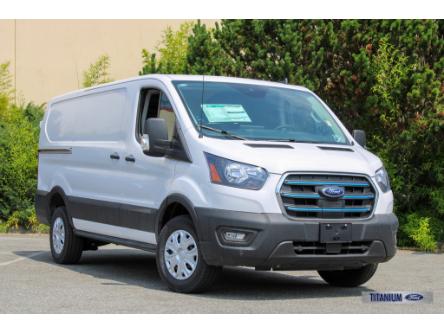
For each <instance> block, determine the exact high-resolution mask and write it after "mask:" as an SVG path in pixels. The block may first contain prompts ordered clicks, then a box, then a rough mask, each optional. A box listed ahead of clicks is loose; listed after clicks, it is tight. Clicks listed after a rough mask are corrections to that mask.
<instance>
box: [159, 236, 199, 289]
mask: <svg viewBox="0 0 444 333" xmlns="http://www.w3.org/2000/svg"><path fill="white" fill-rule="evenodd" d="M164 260H165V266H166V268H167V270H168V272H169V273H170V274H171V276H172V277H174V278H175V279H178V280H185V279H188V278H189V277H190V276H191V275H192V274H193V273H194V271H195V270H196V266H197V261H198V252H197V245H196V241H195V240H194V238H193V236H191V234H190V233H189V232H187V231H185V230H176V231H174V232H173V233H172V234H171V235H170V236H169V237H168V239H167V241H166V244H165V251H164Z"/></svg>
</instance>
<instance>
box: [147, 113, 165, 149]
mask: <svg viewBox="0 0 444 333" xmlns="http://www.w3.org/2000/svg"><path fill="white" fill-rule="evenodd" d="M145 133H148V136H149V140H147V141H148V142H149V147H147V148H148V150H147V151H146V150H144V152H145V153H147V154H148V155H150V156H164V155H165V153H166V151H167V149H168V148H170V141H168V128H167V125H166V122H165V119H163V118H148V119H147V120H146V122H145Z"/></svg>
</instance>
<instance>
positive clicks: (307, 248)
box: [293, 242, 371, 255]
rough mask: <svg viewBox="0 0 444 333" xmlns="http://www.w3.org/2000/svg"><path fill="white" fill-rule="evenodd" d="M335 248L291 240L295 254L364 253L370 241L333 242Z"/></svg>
mask: <svg viewBox="0 0 444 333" xmlns="http://www.w3.org/2000/svg"><path fill="white" fill-rule="evenodd" d="M334 245H335V246H336V245H337V248H336V249H335V251H334V252H330V251H329V249H328V246H331V245H330V244H326V243H319V242H293V247H294V252H295V253H296V254H297V255H312V254H317V255H323V254H364V253H365V252H367V251H368V249H369V248H370V245H371V242H352V243H340V244H334Z"/></svg>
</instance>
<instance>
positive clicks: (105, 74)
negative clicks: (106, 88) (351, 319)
mask: <svg viewBox="0 0 444 333" xmlns="http://www.w3.org/2000/svg"><path fill="white" fill-rule="evenodd" d="M109 67H110V60H109V56H108V55H106V54H103V55H101V56H100V57H99V58H98V59H97V61H96V62H94V63H93V64H91V65H90V66H89V68H88V69H87V70H86V71H85V72H83V87H84V88H87V87H92V86H96V85H99V84H103V83H107V82H111V81H112V79H111V78H110V77H109Z"/></svg>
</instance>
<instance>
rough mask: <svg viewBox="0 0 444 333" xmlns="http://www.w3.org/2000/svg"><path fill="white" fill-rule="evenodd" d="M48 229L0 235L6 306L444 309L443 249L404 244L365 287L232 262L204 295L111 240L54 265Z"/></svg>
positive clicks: (38, 309)
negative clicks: (167, 280) (412, 300)
mask: <svg viewBox="0 0 444 333" xmlns="http://www.w3.org/2000/svg"><path fill="white" fill-rule="evenodd" d="M47 237H48V236H37V235H0V306H1V310H0V312H1V313H331V312H333V313H356V312H358V313H392V312H395V313H403V312H413V313H444V254H425V253H419V252H411V251H399V252H398V254H397V256H396V257H395V258H394V259H393V260H392V261H390V262H388V263H386V264H383V265H380V267H379V270H378V272H377V273H376V275H375V276H374V277H373V279H372V280H370V281H369V282H368V283H367V284H366V285H365V286H363V287H361V288H354V289H343V288H335V287H330V286H328V285H327V284H325V283H324V282H323V281H322V280H321V279H320V278H319V277H318V275H317V273H316V272H311V271H309V272H305V271H304V272H256V271H254V270H251V269H247V268H227V269H225V270H224V274H223V276H222V277H221V280H220V281H219V282H218V283H216V284H215V285H214V288H213V289H212V290H211V291H209V292H207V293H205V294H199V295H182V294H176V293H172V292H170V291H168V290H167V289H166V288H165V286H164V284H163V283H162V282H161V281H160V278H159V276H158V275H157V271H156V265H155V260H154V258H153V257H151V256H150V255H149V254H147V253H145V252H142V251H138V250H133V249H128V248H125V247H118V246H114V245H107V246H105V247H103V248H100V249H99V250H98V251H92V252H91V251H90V252H85V253H84V256H83V257H82V260H81V262H80V264H78V265H73V266H60V265H57V264H54V263H53V262H52V259H51V255H50V252H49V248H48V239H47ZM366 291H431V292H433V296H434V301H433V303H432V304H424V303H417V304H374V303H373V304H367V303H363V302H362V299H361V293H362V292H366Z"/></svg>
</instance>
